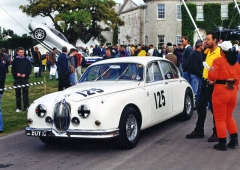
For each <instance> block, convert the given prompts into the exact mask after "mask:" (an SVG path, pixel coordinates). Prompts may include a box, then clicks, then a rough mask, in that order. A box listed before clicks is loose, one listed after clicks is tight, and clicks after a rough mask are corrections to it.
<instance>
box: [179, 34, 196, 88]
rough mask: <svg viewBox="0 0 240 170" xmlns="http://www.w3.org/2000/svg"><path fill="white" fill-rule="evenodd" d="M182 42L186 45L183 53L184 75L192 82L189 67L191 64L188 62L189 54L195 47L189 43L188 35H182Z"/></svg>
mask: <svg viewBox="0 0 240 170" xmlns="http://www.w3.org/2000/svg"><path fill="white" fill-rule="evenodd" d="M181 42H182V45H183V46H184V51H183V53H182V69H183V72H182V77H183V78H185V79H186V80H187V81H188V82H189V84H190V83H191V80H190V76H189V73H188V71H187V69H188V66H189V64H188V59H189V55H190V54H191V52H192V51H193V49H192V47H191V46H190V44H189V40H188V37H187V36H182V39H181Z"/></svg>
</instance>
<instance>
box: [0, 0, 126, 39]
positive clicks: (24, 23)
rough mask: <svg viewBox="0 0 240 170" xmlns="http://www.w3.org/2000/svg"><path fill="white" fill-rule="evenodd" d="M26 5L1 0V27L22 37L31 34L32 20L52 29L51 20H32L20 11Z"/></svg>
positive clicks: (15, 0)
mask: <svg viewBox="0 0 240 170" xmlns="http://www.w3.org/2000/svg"><path fill="white" fill-rule="evenodd" d="M122 1H123V0H116V2H117V3H122ZM26 4H28V1H27V0H1V3H0V26H1V27H2V28H5V29H11V30H13V31H14V33H16V34H18V35H20V36H21V35H22V34H24V33H28V32H29V29H28V24H29V22H30V21H31V20H35V21H38V22H40V23H42V22H43V23H46V24H47V25H48V26H50V27H51V26H52V25H53V23H52V21H51V20H50V19H49V18H43V17H35V18H31V17H28V16H27V15H26V14H25V13H23V12H22V11H21V10H19V6H20V5H26ZM13 18H14V19H15V20H16V21H15V20H14V19H13ZM18 23H19V24H18Z"/></svg>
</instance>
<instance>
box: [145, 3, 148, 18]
mask: <svg viewBox="0 0 240 170" xmlns="http://www.w3.org/2000/svg"><path fill="white" fill-rule="evenodd" d="M145 21H148V6H146V10H145Z"/></svg>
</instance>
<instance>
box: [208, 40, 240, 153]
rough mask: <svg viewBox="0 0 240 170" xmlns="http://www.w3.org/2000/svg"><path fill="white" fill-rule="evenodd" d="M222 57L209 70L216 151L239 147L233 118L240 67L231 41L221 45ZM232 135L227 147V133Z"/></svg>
mask: <svg viewBox="0 0 240 170" xmlns="http://www.w3.org/2000/svg"><path fill="white" fill-rule="evenodd" d="M221 56H222V57H220V58H217V59H215V60H214V61H213V65H212V67H211V68H210V70H209V73H208V74H209V76H208V78H209V83H210V84H214V90H213V94H212V104H213V110H214V119H215V123H216V129H217V137H218V142H219V143H218V144H216V145H214V149H217V150H221V151H226V150H227V146H228V147H231V148H234V147H235V146H238V145H239V144H238V138H237V137H238V134H237V125H236V122H235V120H234V118H233V116H232V115H233V110H234V108H235V106H236V103H237V93H238V85H239V79H240V66H239V64H238V63H237V58H236V56H235V54H234V51H233V49H232V44H231V42H229V41H224V42H223V43H222V45H221ZM227 130H228V132H229V134H230V142H229V143H228V144H227V145H226V137H227V134H226V131H227Z"/></svg>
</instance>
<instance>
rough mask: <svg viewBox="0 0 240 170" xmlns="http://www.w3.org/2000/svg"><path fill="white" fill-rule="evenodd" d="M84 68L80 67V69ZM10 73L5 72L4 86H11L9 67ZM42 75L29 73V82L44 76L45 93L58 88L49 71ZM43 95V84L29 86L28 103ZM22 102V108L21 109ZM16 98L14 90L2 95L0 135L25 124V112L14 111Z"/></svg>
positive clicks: (41, 79) (39, 79)
mask: <svg viewBox="0 0 240 170" xmlns="http://www.w3.org/2000/svg"><path fill="white" fill-rule="evenodd" d="M83 70H85V68H83V69H82V71H83ZM9 71H10V73H7V77H6V81H5V87H10V86H13V77H12V74H11V67H9ZM42 76H43V77H39V78H35V76H34V73H33V72H32V74H31V75H30V79H29V83H34V82H39V81H43V80H44V77H45V79H46V93H47V94H49V93H52V92H56V91H57V90H58V80H55V79H54V78H55V76H53V80H52V81H50V80H49V72H48V71H45V72H43V73H42ZM43 95H44V84H41V85H35V86H30V87H29V104H31V103H32V102H33V101H34V100H36V99H37V98H39V97H41V96H43ZM23 108H24V107H23V104H22V109H23ZM15 110H16V98H15V90H7V91H4V94H3V97H2V113H3V126H4V127H3V133H1V134H0V136H3V135H6V134H9V133H12V132H15V131H17V130H23V129H24V128H25V127H26V126H27V125H28V124H27V112H26V111H23V110H22V112H20V113H16V112H15Z"/></svg>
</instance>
